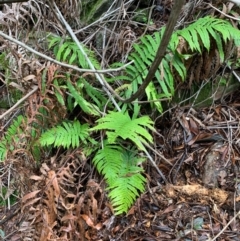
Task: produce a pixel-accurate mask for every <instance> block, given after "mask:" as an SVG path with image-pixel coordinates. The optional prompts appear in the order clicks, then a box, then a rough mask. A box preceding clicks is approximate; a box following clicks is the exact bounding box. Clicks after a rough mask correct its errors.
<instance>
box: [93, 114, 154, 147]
mask: <svg viewBox="0 0 240 241" xmlns="http://www.w3.org/2000/svg"><path fill="white" fill-rule="evenodd" d="M97 122H98V123H99V124H98V125H96V126H95V127H93V128H91V129H90V130H103V129H106V130H110V131H107V136H108V142H109V143H110V144H113V143H116V139H117V138H118V137H121V138H122V139H123V140H126V139H130V140H131V141H132V142H133V143H134V144H135V145H137V147H138V148H139V149H141V150H144V149H145V148H144V146H143V143H147V142H149V143H152V142H153V139H152V136H151V135H150V134H149V132H148V131H147V130H146V129H145V127H147V128H148V129H150V130H154V128H153V126H152V125H153V121H152V120H151V119H150V118H149V117H148V116H143V117H140V118H137V119H131V118H130V116H129V114H128V113H122V112H113V111H112V112H110V113H109V114H107V115H106V116H104V117H102V118H100V119H99V120H98V121H97Z"/></svg>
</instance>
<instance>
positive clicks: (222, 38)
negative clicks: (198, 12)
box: [115, 16, 240, 111]
mask: <svg viewBox="0 0 240 241" xmlns="http://www.w3.org/2000/svg"><path fill="white" fill-rule="evenodd" d="M164 30H165V29H164V28H162V29H161V30H160V32H155V33H154V34H153V35H145V36H143V37H142V38H140V43H137V44H134V45H133V48H134V51H133V52H132V53H131V54H130V55H129V57H128V60H130V61H131V60H133V64H131V65H128V66H127V67H126V71H125V75H124V76H117V77H115V80H127V81H129V82H130V83H131V85H132V87H131V88H128V90H127V91H125V96H126V97H129V96H130V95H131V94H132V93H134V92H136V91H137V90H138V88H139V85H140V84H141V83H142V82H143V79H145V77H146V76H147V74H148V70H149V68H150V66H151V64H152V62H153V59H154V57H155V55H156V52H157V49H158V47H159V44H160V42H161V39H162V36H163V33H164ZM180 36H182V37H183V38H184V39H185V40H186V42H187V44H188V46H189V51H190V53H189V54H194V53H200V54H201V53H202V51H203V50H204V49H206V50H207V51H209V50H210V47H211V43H212V41H215V43H216V46H217V50H218V52H219V55H220V59H221V60H222V61H223V60H224V50H223V44H224V43H226V41H228V40H230V39H233V40H234V42H235V45H238V44H239V43H238V42H239V39H240V31H239V30H238V29H235V28H234V27H233V26H232V25H231V24H230V23H229V22H228V21H226V20H223V19H216V18H213V17H210V16H207V17H204V18H200V19H198V20H197V21H196V22H195V23H193V24H191V25H189V26H188V27H186V28H183V29H181V30H177V31H176V32H175V33H174V34H173V35H172V37H171V40H170V43H169V46H168V50H167V53H166V55H165V56H164V58H163V60H162V63H161V65H160V66H159V68H158V69H157V71H156V73H155V77H156V81H154V82H152V83H151V84H150V85H151V87H149V88H150V89H151V90H153V88H155V91H154V95H150V94H149V92H150V91H149V88H147V89H146V92H147V96H148V100H157V99H161V98H166V97H167V98H171V97H172V96H173V95H174V90H175V87H174V78H175V76H174V75H175V74H174V72H175V73H176V72H177V73H178V75H179V76H180V78H181V79H182V80H185V78H186V74H187V72H186V68H185V65H184V59H183V56H180V55H179V54H178V53H177V51H176V48H177V46H178V43H179V37H180ZM186 54H188V53H186ZM159 87H160V91H159ZM154 105H156V107H157V109H158V110H159V111H161V110H162V107H161V103H160V102H154Z"/></svg>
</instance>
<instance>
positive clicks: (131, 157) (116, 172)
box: [93, 145, 146, 215]
mask: <svg viewBox="0 0 240 241" xmlns="http://www.w3.org/2000/svg"><path fill="white" fill-rule="evenodd" d="M136 154H137V150H124V149H123V148H121V147H119V146H115V145H106V146H105V147H104V148H103V149H102V150H99V151H98V152H97V154H96V155H95V157H94V159H93V163H94V165H95V166H96V168H97V170H98V171H99V172H100V173H102V174H103V175H104V178H105V180H106V182H107V184H108V188H107V190H109V191H110V192H109V195H108V196H109V198H110V199H111V202H112V205H113V207H114V210H115V214H116V215H118V214H122V213H124V212H127V211H128V209H129V208H130V206H131V205H132V204H133V203H134V202H135V200H136V198H137V197H138V196H139V193H140V192H143V191H144V184H145V182H146V179H145V178H144V177H143V176H142V175H141V172H142V171H143V169H142V168H141V167H139V166H138V165H139V164H140V163H142V162H143V161H144V158H140V157H138V156H137V155H136Z"/></svg>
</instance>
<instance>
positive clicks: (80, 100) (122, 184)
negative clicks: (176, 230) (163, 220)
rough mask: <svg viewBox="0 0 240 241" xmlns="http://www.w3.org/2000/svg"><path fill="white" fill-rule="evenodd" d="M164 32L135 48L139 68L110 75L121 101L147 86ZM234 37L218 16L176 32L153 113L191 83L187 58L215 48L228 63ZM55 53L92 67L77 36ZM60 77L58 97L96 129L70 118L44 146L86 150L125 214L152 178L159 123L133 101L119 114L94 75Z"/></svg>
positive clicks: (153, 96) (4, 147) (52, 44)
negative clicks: (149, 166)
mask: <svg viewBox="0 0 240 241" xmlns="http://www.w3.org/2000/svg"><path fill="white" fill-rule="evenodd" d="M163 33H164V28H162V29H161V30H160V31H159V32H155V33H154V34H153V35H144V36H143V37H142V38H140V40H139V43H137V44H134V45H133V51H132V52H131V53H130V55H129V57H128V60H129V61H133V62H132V64H129V65H128V66H127V67H126V68H125V70H124V71H122V72H121V74H117V75H115V76H114V75H112V76H110V75H106V76H104V77H105V79H106V81H108V82H109V84H112V85H113V88H114V89H115V91H116V92H118V93H120V95H121V96H122V97H126V98H129V97H130V96H131V95H132V94H133V93H135V92H136V91H137V90H138V88H139V85H141V84H142V82H143V81H144V79H145V77H146V76H147V74H148V69H149V67H150V66H151V64H152V61H153V59H154V57H155V54H156V52H157V48H158V46H159V44H160V42H161V38H162V36H163ZM181 38H183V39H184V43H183V47H182V49H183V50H182V51H179V44H180V39H181ZM231 39H233V40H234V41H235V45H237V44H238V41H237V40H238V39H240V31H238V30H237V29H235V28H234V27H233V26H232V25H231V24H230V23H228V22H227V21H225V20H222V19H216V18H212V17H205V18H201V19H199V20H198V21H196V22H195V23H193V24H191V25H189V26H188V27H186V28H183V29H182V30H177V31H176V32H175V33H174V34H173V35H172V38H171V41H170V43H169V46H168V49H167V53H166V55H165V57H164V58H163V60H162V63H161V65H160V66H159V68H158V70H157V71H156V73H155V79H153V80H152V82H151V83H150V84H149V86H148V87H147V88H146V89H145V93H146V97H147V100H148V101H150V103H151V111H152V112H153V111H155V110H157V111H158V112H160V113H162V112H163V107H162V104H161V100H163V99H166V98H167V99H169V100H170V99H171V98H172V97H173V95H174V93H175V85H176V79H180V80H181V81H184V80H185V79H186V76H187V67H186V62H185V61H186V60H188V59H189V58H192V57H194V56H195V55H196V54H200V55H201V54H202V52H203V51H207V52H209V51H210V49H211V47H212V45H213V43H214V45H216V46H217V51H218V53H219V56H220V60H221V62H223V61H224V59H225V55H224V44H226V43H227V41H230V40H231ZM49 48H50V49H53V52H54V54H55V56H56V58H57V59H58V60H59V61H64V62H67V63H69V64H74V65H77V66H78V67H81V68H85V69H88V68H89V64H88V62H87V61H86V56H84V55H83V54H82V52H81V51H80V50H79V49H78V47H77V45H76V44H75V42H73V41H72V40H71V39H65V40H62V39H61V38H60V37H57V36H53V35H52V36H51V37H50V38H49ZM83 48H84V50H85V52H86V53H87V57H88V58H89V59H90V60H91V62H92V63H93V65H94V67H95V68H96V69H101V67H100V63H99V61H98V59H97V58H96V55H95V53H94V52H93V51H90V50H89V48H87V47H86V46H84V45H83ZM115 66H118V67H119V66H120V67H121V66H123V63H115V64H114V65H113V67H115ZM56 76H57V77H55V78H54V81H53V84H52V86H53V92H51V93H53V94H54V95H55V97H56V99H57V100H58V102H59V103H60V104H61V105H62V106H64V108H65V109H66V110H67V111H69V112H70V113H71V112H72V111H73V110H74V108H75V107H77V106H78V107H79V108H80V110H81V114H82V115H83V116H89V117H92V118H94V120H96V121H94V122H93V123H91V124H90V123H86V122H87V121H86V118H85V119H84V118H83V120H85V121H82V120H81V121H79V120H73V121H70V120H68V119H63V120H62V122H60V123H58V125H56V126H54V127H53V128H45V129H43V130H42V132H43V133H42V134H41V137H40V139H39V142H40V144H41V145H42V146H53V147H60V146H61V147H63V148H66V149H69V148H78V147H80V146H81V147H82V150H83V153H84V154H85V155H86V157H88V158H91V159H92V162H93V164H94V166H95V167H96V169H97V170H98V172H99V173H101V174H102V175H103V176H104V178H105V181H106V183H107V185H108V187H107V191H108V197H109V198H110V200H111V202H112V206H113V208H114V210H115V213H116V214H122V213H126V212H127V211H128V209H129V208H130V207H131V205H132V204H133V203H134V202H135V200H136V198H137V197H138V196H139V195H140V194H141V193H142V192H143V191H144V187H145V183H146V178H145V176H144V170H143V168H142V166H141V164H142V163H143V162H144V161H145V160H146V157H144V156H143V154H142V153H143V152H144V151H146V147H145V146H146V145H148V144H152V143H153V138H152V134H151V133H152V132H153V131H154V127H153V125H154V123H153V121H152V120H151V119H150V117H148V116H142V115H141V108H142V107H141V105H140V104H138V103H134V108H133V104H123V103H121V102H120V101H119V102H118V103H117V104H118V105H119V106H120V107H121V109H122V111H121V112H118V111H117V110H116V109H115V108H114V107H113V105H112V103H111V102H110V101H108V98H107V96H106V94H105V92H104V91H103V90H102V88H100V87H101V86H99V84H98V83H97V81H96V79H95V77H94V75H93V74H92V73H88V74H86V73H85V74H82V75H81V76H78V75H77V74H76V73H74V72H72V73H71V74H70V73H65V74H64V75H63V74H62V75H61V76H60V75H59V74H58V72H57V71H56ZM115 83H120V85H122V86H124V88H120V89H119V86H117V85H115ZM63 93H64V94H63ZM133 109H134V110H133ZM105 110H108V111H105ZM106 112H107V114H106ZM133 112H134V113H133ZM129 113H131V114H129ZM130 116H132V117H130ZM139 116H141V117H139ZM22 120H23V117H18V118H17V119H16V120H15V121H14V122H13V124H12V125H11V126H10V127H9V129H8V130H7V132H6V134H5V136H4V137H3V138H2V140H1V143H0V158H1V160H3V159H4V158H5V157H6V155H7V151H8V150H11V148H12V144H11V142H12V140H13V137H15V136H16V135H17V133H21V131H22V130H21V127H20V125H21V122H22ZM46 126H47V125H46ZM98 131H100V132H101V136H102V141H101V143H99V142H97V141H96V135H95V134H96V132H98ZM89 146H90V147H91V150H90V151H89ZM85 147H87V148H86V149H85ZM87 149H88V150H87Z"/></svg>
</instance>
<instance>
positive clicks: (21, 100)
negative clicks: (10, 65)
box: [0, 86, 38, 120]
mask: <svg viewBox="0 0 240 241" xmlns="http://www.w3.org/2000/svg"><path fill="white" fill-rule="evenodd" d="M37 89H38V86H34V88H33V89H32V90H31V91H30V92H29V93H28V94H26V95H25V96H24V97H22V98H21V99H20V100H19V101H18V102H17V103H16V104H15V105H14V106H12V107H11V108H10V109H8V110H7V111H6V112H4V113H3V114H2V115H0V120H1V119H3V118H4V117H5V116H6V115H7V114H9V113H11V112H12V111H13V110H14V109H16V108H17V107H18V106H19V105H20V104H21V103H22V102H23V101H24V100H26V99H27V98H28V97H29V96H30V95H32V94H33V93H35V92H36V91H37Z"/></svg>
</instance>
